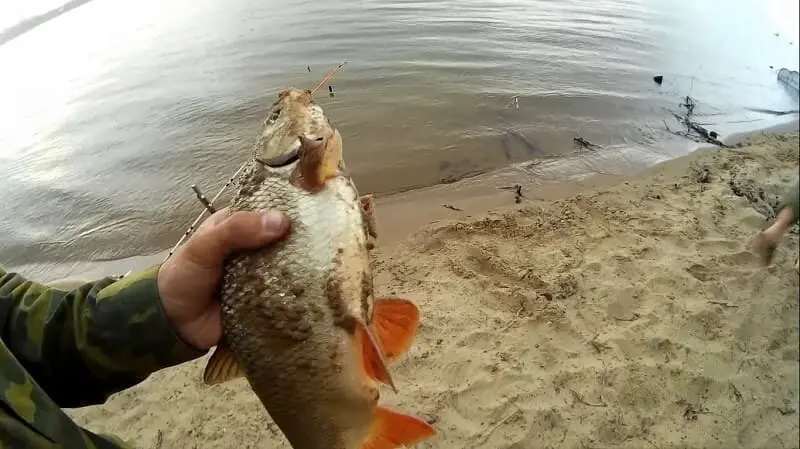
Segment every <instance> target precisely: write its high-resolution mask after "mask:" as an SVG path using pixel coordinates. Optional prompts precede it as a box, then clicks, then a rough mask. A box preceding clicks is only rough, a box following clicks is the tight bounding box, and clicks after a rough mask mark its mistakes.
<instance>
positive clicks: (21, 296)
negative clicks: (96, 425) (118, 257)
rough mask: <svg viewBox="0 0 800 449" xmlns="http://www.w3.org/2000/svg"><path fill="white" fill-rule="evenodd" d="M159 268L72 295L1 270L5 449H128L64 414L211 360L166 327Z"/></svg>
mask: <svg viewBox="0 0 800 449" xmlns="http://www.w3.org/2000/svg"><path fill="white" fill-rule="evenodd" d="M157 273H158V266H154V267H151V268H150V269H148V270H145V271H143V272H141V273H139V274H133V275H130V276H127V277H125V278H123V279H121V280H115V279H111V278H105V279H102V280H99V281H97V282H91V283H87V284H85V285H83V286H81V287H79V288H76V289H74V290H72V291H69V292H67V291H62V290H58V289H56V288H52V287H48V286H46V285H43V284H38V283H35V282H31V281H28V280H26V279H24V278H22V277H21V276H19V275H17V274H14V273H6V272H5V271H4V270H3V269H2V268H0V449H7V448H13V449H40V448H41V449H44V448H47V449H55V448H59V449H61V448H68V449H89V448H93V449H106V448H114V449H118V448H130V447H131V446H128V445H127V444H125V443H124V442H122V441H120V440H118V439H116V438H113V437H107V436H100V435H97V434H95V433H92V432H90V431H88V430H86V429H83V428H81V427H79V426H78V425H77V424H76V423H75V422H73V421H72V420H71V419H70V418H69V417H68V416H67V415H66V414H65V413H64V412H63V411H62V410H61V407H66V408H73V407H83V406H87V405H93V404H101V403H103V402H104V401H105V400H106V398H108V396H109V395H111V394H113V393H115V392H118V391H121V390H123V389H125V388H128V387H130V386H133V385H135V384H137V383H139V382H141V381H142V380H144V379H145V378H146V377H147V376H148V375H150V373H152V372H154V371H156V370H159V369H161V368H166V367H168V366H172V365H176V364H179V363H182V362H185V361H188V360H191V359H195V358H197V357H200V356H202V355H203V354H205V351H198V350H196V349H194V348H192V347H190V346H188V345H186V344H185V343H183V342H182V341H181V340H180V338H179V337H178V336H177V335H176V334H175V332H174V330H173V328H172V327H171V326H170V324H169V323H168V321H167V319H166V317H165V315H164V310H163V308H162V306H161V300H160V298H159V295H158V289H157V286H156V275H157Z"/></svg>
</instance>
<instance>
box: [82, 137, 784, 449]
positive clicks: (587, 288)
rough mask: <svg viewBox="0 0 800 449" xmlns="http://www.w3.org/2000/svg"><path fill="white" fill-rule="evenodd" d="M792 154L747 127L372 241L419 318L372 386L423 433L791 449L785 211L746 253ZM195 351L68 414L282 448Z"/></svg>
mask: <svg viewBox="0 0 800 449" xmlns="http://www.w3.org/2000/svg"><path fill="white" fill-rule="evenodd" d="M798 156H799V155H798V134H797V133H792V134H779V135H770V136H766V137H764V136H760V137H755V138H753V140H751V141H746V142H745V146H744V147H742V148H736V149H730V150H716V149H714V150H702V151H701V152H698V153H695V154H693V155H690V156H687V157H684V158H681V159H678V160H673V161H670V162H668V163H665V164H662V165H660V166H657V167H655V168H653V169H651V170H648V171H647V172H646V173H644V174H642V175H639V176H636V177H633V178H628V179H627V180H626V181H624V182H623V181H620V182H617V183H615V184H613V185H612V184H610V183H605V184H601V185H596V186H595V187H593V188H591V189H587V190H584V191H582V192H580V193H576V194H571V195H570V196H567V197H565V198H563V199H560V200H550V201H542V200H527V201H524V202H523V203H522V204H519V205H513V204H512V205H511V206H509V207H504V208H500V209H497V210H495V211H494V212H491V213H489V214H488V215H484V216H481V217H479V218H469V219H459V220H452V221H448V222H439V223H436V224H433V225H429V226H427V227H425V228H423V229H421V230H419V231H418V232H416V233H415V234H414V235H412V236H411V237H409V238H407V239H406V240H405V241H403V242H401V243H400V244H398V245H396V246H394V247H393V248H391V249H386V248H384V249H382V250H381V251H382V254H381V255H380V262H379V265H378V273H379V275H378V277H377V284H378V289H379V291H380V293H384V294H390V293H391V294H398V295H403V296H406V297H408V298H411V299H413V300H415V301H416V302H417V303H418V304H419V306H420V307H421V310H422V314H423V316H422V320H423V321H422V325H421V328H420V334H419V337H418V339H417V340H416V344H415V346H414V347H413V348H412V349H411V351H410V353H409V354H408V356H407V357H406V358H405V359H404V360H403V361H402V362H401V363H400V364H399V365H398V366H397V368H396V369H395V379H396V381H397V382H398V387H399V389H400V392H399V394H398V395H394V394H392V393H391V392H390V391H388V390H386V391H385V392H384V393H383V401H384V402H386V403H388V404H391V405H395V406H397V407H398V408H400V409H402V410H404V411H407V412H410V413H414V414H419V415H422V416H425V417H426V418H427V419H429V420H430V421H431V422H434V423H435V426H436V427H437V428H438V429H439V432H440V433H439V435H438V436H437V437H436V438H435V439H433V440H431V441H429V442H427V443H425V444H421V445H420V446H418V447H420V448H458V449H461V448H465V449H470V448H515V449H523V448H531V449H533V448H631V449H633V448H635V449H643V448H658V449H667V448H796V447H798V443H797V442H798V438H799V437H800V435H798V411H797V409H798V382H799V381H800V379H799V378H798V362H799V361H800V354H799V353H798V275H797V273H796V272H795V271H794V270H793V262H794V258H795V257H796V254H797V245H798V235H797V227H795V228H794V229H793V230H792V232H791V233H790V234H789V235H788V236H787V238H786V240H785V241H784V243H783V244H782V245H781V247H780V248H779V250H778V252H777V254H776V257H775V260H774V262H773V265H772V266H771V267H769V268H761V267H759V266H758V264H757V262H756V260H755V258H754V257H753V256H752V255H751V254H750V253H749V252H748V251H747V243H748V241H749V239H750V238H752V236H753V235H754V234H755V233H756V232H757V231H758V230H759V228H760V227H761V226H762V225H763V224H764V222H765V219H766V218H768V217H769V216H770V214H771V208H770V203H774V201H775V198H776V197H775V196H776V194H778V193H780V192H782V191H783V190H784V189H785V188H786V187H788V186H789V185H790V183H791V182H792V181H793V180H794V179H795V177H796V176H797V173H798ZM704 168H707V169H708V173H709V174H710V177H709V182H707V183H704V182H700V180H701V173H702V170H703V169H704ZM450 188H451V189H458V188H459V187H458V185H454V186H451V187H450ZM503 194H504V195H510V193H505V192H503ZM506 198H508V196H506ZM506 202H509V201H506ZM384 211H386V209H384ZM381 212H382V210H381V209H380V208H379V209H378V210H377V214H378V215H377V218H378V226H379V232H380V229H381V228H380V226H381V221H382V220H386V216H391V212H387V213H385V214H384V215H381ZM384 229H385V227H384ZM205 361H206V357H204V358H202V359H200V360H198V361H194V362H191V363H187V364H184V365H181V366H179V367H175V368H172V369H167V370H163V371H161V372H158V373H155V374H153V375H152V376H151V377H150V378H148V379H147V380H146V381H145V382H143V383H142V384H140V385H138V386H136V387H134V388H131V389H129V390H127V391H124V392H121V393H119V394H117V395H115V396H113V397H111V398H110V399H109V400H108V402H107V403H106V404H105V405H103V406H98V407H88V408H84V409H79V410H71V411H70V414H71V415H72V416H73V417H75V418H76V419H77V420H78V421H79V422H80V423H82V424H85V425H87V426H88V427H89V428H90V429H92V430H95V431H99V432H108V433H113V434H116V435H119V436H121V437H123V438H125V439H128V440H130V441H132V442H133V443H135V444H137V446H138V447H141V448H144V449H148V448H149V447H151V446H152V445H153V444H154V442H155V441H156V440H161V439H163V443H162V447H164V448H235V449H244V448H288V447H289V446H288V444H287V443H285V442H284V441H283V439H282V437H281V435H280V433H279V431H278V429H277V428H276V427H275V425H274V424H273V423H272V422H271V420H270V419H269V417H268V415H267V413H266V412H265V411H264V410H263V408H262V407H261V405H260V404H259V403H258V402H257V400H256V398H255V396H254V395H253V394H252V393H251V391H250V390H249V389H248V387H247V386H246V383H245V381H243V380H237V381H234V382H231V383H228V384H224V385H220V386H215V387H205V386H204V385H202V383H201V375H202V370H203V366H204V364H205ZM309 431H313V429H309Z"/></svg>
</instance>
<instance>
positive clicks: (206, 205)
mask: <svg viewBox="0 0 800 449" xmlns="http://www.w3.org/2000/svg"><path fill="white" fill-rule="evenodd" d="M345 64H347V61H344V62H342V63H341V64H339V65H338V66H336V67H335V68H334V69H333V70H331V71H330V72H329V73H328V74H327V75H326V76H325V78H323V79H322V81H320V82H319V83H318V84H317V86H316V87H314V89H313V90H312V91H311V93H312V94H314V92H316V91H317V90H319V88H320V87H322V86H323V85H324V84H325V83H326V82H327V81H328V80H330V79H331V78H333V76H334V75H336V73H338V72H339V71H340V70H342V67H344V65H345ZM250 162H252V161H251V160H248V161H246V162H245V163H244V164H242V166H241V167H239V169H238V170H236V173H234V174H233V176H231V177H230V178H229V179H228V182H226V183H225V185H224V186H222V188H221V189H219V192H217V194H216V195H214V198H211V200H210V201H209V200H208V199H207V198H206V197H205V195H203V192H202V191H200V189H199V188H198V187H197V185H195V184H192V186H191V188H192V190H193V191H194V194H195V196H196V197H197V200H198V201H200V203H201V204H202V205H203V211H202V212H200V215H198V216H197V218H195V219H194V221H193V222H192V224H191V225H190V226H189V229H187V230H186V231H185V232H184V233H183V235H182V236H181V238H180V239H179V240H178V242H177V243H176V244H175V246H173V247H172V249H171V250H170V251H169V254H167V257H165V258H164V262H166V261H167V259H169V258H170V257H172V255H173V254H175V250H177V249H178V247H179V246H181V243H183V242H184V241H185V240H186V239H187V238H189V236H190V235H192V232H194V230H195V227H197V224H198V223H200V220H202V219H203V217H204V216H205V215H206V213H208V214H209V215H211V214H213V213H215V212H216V211H217V210H216V208H215V206H214V203H215V202H216V201H217V200H218V199H219V197H220V196H222V193H223V192H225V189H227V188H228V187H229V186H230V185H231V184H232V183H233V181H234V180H235V179H236V177H237V176H239V173H241V172H242V170H244V168H245V167H247V164H249V163H250Z"/></svg>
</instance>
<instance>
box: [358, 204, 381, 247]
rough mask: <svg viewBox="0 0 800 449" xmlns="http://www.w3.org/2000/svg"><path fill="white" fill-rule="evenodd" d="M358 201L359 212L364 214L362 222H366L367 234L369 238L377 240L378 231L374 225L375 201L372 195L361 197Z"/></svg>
mask: <svg viewBox="0 0 800 449" xmlns="http://www.w3.org/2000/svg"><path fill="white" fill-rule="evenodd" d="M359 201H361V211H362V212H363V213H364V221H366V222H367V232H369V235H370V237H372V238H378V231H377V229H376V225H375V200H374V198H373V196H372V194H366V195H362V196H361V197H360V198H359Z"/></svg>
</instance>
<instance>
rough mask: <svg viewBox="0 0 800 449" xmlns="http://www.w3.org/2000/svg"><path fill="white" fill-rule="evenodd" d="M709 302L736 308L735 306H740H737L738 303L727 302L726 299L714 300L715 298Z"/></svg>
mask: <svg viewBox="0 0 800 449" xmlns="http://www.w3.org/2000/svg"><path fill="white" fill-rule="evenodd" d="M708 302H709V303H710V304H716V305H718V306H722V307H725V308H735V307H739V306H737V305H736V304H731V303H727V302H725V301H713V300H712V301H708Z"/></svg>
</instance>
